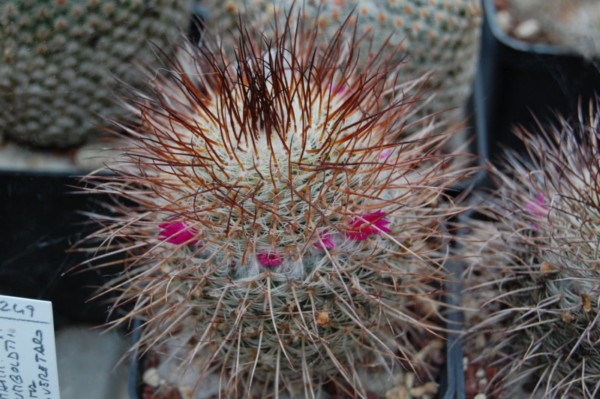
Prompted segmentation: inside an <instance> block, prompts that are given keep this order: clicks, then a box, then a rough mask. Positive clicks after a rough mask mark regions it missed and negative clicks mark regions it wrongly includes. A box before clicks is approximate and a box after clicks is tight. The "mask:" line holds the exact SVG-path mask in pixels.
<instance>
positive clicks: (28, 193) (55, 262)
mask: <svg viewBox="0 0 600 399" xmlns="http://www.w3.org/2000/svg"><path fill="white" fill-rule="evenodd" d="M78 185H80V183H79V178H78V177H74V176H71V175H69V174H67V173H60V174H51V173H39V172H12V171H1V172H0V220H1V221H2V222H1V223H0V226H1V228H0V294H5V295H13V296H21V297H27V298H34V299H44V300H50V301H52V303H53V309H54V313H55V320H56V322H57V323H60V322H62V321H65V322H91V323H102V322H105V321H106V319H107V314H108V313H107V309H108V303H106V304H105V303H104V302H102V301H89V299H90V298H91V297H92V296H93V295H94V293H95V291H96V289H97V288H98V287H99V286H100V285H102V284H103V283H104V282H106V280H107V279H108V278H109V277H110V275H111V271H110V270H103V271H100V270H97V269H91V268H89V267H81V268H79V269H73V267H74V266H76V265H78V264H80V263H81V262H84V261H85V260H86V259H88V257H89V255H86V254H83V253H80V252H71V251H69V249H70V248H71V247H72V246H73V244H75V243H76V242H77V241H79V240H80V239H82V238H84V237H85V236H86V235H88V234H89V233H91V232H92V231H94V230H95V229H97V226H95V225H92V224H90V221H89V218H88V217H87V216H85V215H84V214H83V212H86V211H87V212H89V211H93V210H94V209H96V210H98V209H99V207H100V205H99V204H100V202H102V201H103V200H105V198H100V197H99V196H92V195H85V194H82V193H78V194H76V193H75V192H76V191H77V189H76V186H78Z"/></svg>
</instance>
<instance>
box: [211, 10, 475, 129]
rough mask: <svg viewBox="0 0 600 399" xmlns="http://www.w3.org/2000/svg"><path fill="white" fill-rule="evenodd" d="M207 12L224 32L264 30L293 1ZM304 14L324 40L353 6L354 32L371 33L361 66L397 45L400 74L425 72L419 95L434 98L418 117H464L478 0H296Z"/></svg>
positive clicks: (410, 75)
mask: <svg viewBox="0 0 600 399" xmlns="http://www.w3.org/2000/svg"><path fill="white" fill-rule="evenodd" d="M202 3H203V4H204V5H205V7H206V8H207V9H208V10H209V11H210V16H209V29H212V30H215V31H216V32H225V31H226V30H227V29H228V28H229V27H231V26H233V25H234V23H235V22H236V21H237V20H238V14H241V15H242V18H248V19H249V20H253V21H254V23H255V24H257V25H259V26H262V27H263V28H268V27H270V26H272V23H273V22H272V21H273V15H274V14H277V15H282V14H285V10H286V9H287V8H288V7H289V6H290V5H291V4H292V3H294V2H293V1H292V0H287V1H284V2H280V3H277V2H276V3H275V4H276V5H273V4H274V3H273V2H271V1H268V0H266V1H265V0H248V1H246V2H235V1H229V0H205V1H203V2H202ZM296 3H297V4H300V5H301V6H302V7H303V12H304V15H305V16H307V17H308V18H309V19H310V20H315V19H317V18H318V19H317V21H318V24H319V26H320V28H321V35H322V39H321V40H322V42H323V43H326V42H327V40H328V39H329V38H331V37H332V36H333V34H334V32H335V31H336V28H337V26H338V25H339V24H340V23H342V22H343V21H344V20H345V19H346V18H348V16H350V14H351V13H352V12H353V10H356V13H355V14H354V15H352V17H351V18H352V19H354V18H356V19H357V21H358V22H357V34H358V35H359V36H361V35H365V34H367V35H372V46H369V44H368V43H367V42H366V41H365V43H364V45H363V46H362V48H361V49H360V51H361V62H362V63H363V65H364V64H365V63H366V60H368V58H370V57H372V56H373V51H374V50H378V49H379V48H380V47H381V45H382V44H383V43H384V42H386V41H387V40H389V41H390V43H391V44H392V45H394V46H398V50H399V51H397V54H394V55H393V60H394V61H395V62H397V63H399V64H401V66H402V67H401V68H400V69H399V71H400V72H401V73H402V75H403V77H404V78H417V77H421V76H423V75H428V78H429V80H428V82H427V86H426V87H425V89H426V90H425V91H423V93H422V94H423V96H424V97H428V96H433V98H432V99H431V100H428V101H430V102H428V103H427V104H425V105H424V107H423V109H422V111H421V112H420V114H419V115H421V116H423V115H431V114H432V113H439V112H442V111H444V113H443V114H441V115H440V116H439V118H441V119H442V120H444V121H447V122H448V123H451V124H457V123H461V122H462V121H463V119H464V114H463V106H464V104H465V102H466V100H467V97H468V95H469V93H470V92H471V85H472V80H473V76H474V72H475V62H476V59H477V55H478V49H479V36H480V35H479V33H480V23H481V9H480V2H479V0H427V1H425V0H396V1H378V0H360V1H356V0H355V1H344V0H342V1H318V0H316V1H315V0H312V1H311V0H308V1H301V2H296Z"/></svg>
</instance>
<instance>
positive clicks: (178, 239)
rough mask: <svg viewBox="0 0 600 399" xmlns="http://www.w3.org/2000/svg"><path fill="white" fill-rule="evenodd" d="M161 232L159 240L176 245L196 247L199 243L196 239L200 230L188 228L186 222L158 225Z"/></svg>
mask: <svg viewBox="0 0 600 399" xmlns="http://www.w3.org/2000/svg"><path fill="white" fill-rule="evenodd" d="M158 228H159V229H160V232H159V233H158V238H160V239H161V240H164V241H166V242H168V243H171V244H175V245H182V244H187V245H194V244H196V243H197V242H198V240H197V239H195V237H196V235H197V234H198V230H196V229H195V228H193V227H190V226H188V225H187V224H186V223H185V222H178V221H168V222H163V223H161V224H159V225H158Z"/></svg>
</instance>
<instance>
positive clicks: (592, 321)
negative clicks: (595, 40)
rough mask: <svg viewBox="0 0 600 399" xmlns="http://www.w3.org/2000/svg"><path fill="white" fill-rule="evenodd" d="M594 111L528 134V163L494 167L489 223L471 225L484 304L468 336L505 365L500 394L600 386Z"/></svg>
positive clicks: (598, 170)
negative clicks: (495, 187)
mask: <svg viewBox="0 0 600 399" xmlns="http://www.w3.org/2000/svg"><path fill="white" fill-rule="evenodd" d="M597 108H598V107H597V106H591V107H590V108H589V114H588V115H586V116H585V117H584V115H583V112H582V113H581V115H580V116H579V121H578V122H577V123H570V122H567V121H566V120H562V121H561V124H560V125H559V126H558V127H554V128H553V129H552V130H550V131H546V132H543V134H541V135H532V134H528V133H525V132H521V137H522V139H523V141H524V143H525V144H526V146H527V148H528V152H529V156H530V158H531V160H525V159H524V158H523V157H520V156H516V155H514V156H510V157H509V161H507V163H506V165H505V166H506V170H505V171H501V170H499V169H493V171H492V176H493V177H494V178H495V179H496V181H497V184H498V187H499V189H498V191H497V192H496V193H494V195H493V196H492V197H491V198H489V199H488V200H487V202H488V205H489V206H487V207H486V208H485V210H484V212H483V213H484V215H485V216H486V217H487V221H483V220H481V219H480V220H475V219H474V220H473V221H472V222H471V225H472V231H471V234H470V235H469V236H468V239H467V240H466V245H465V246H464V250H465V253H466V254H467V255H469V256H471V257H472V261H471V267H470V268H469V272H468V274H467V276H466V277H465V281H471V284H470V285H472V286H473V285H475V288H471V291H469V292H467V293H466V294H465V296H466V297H471V298H472V299H473V300H475V301H476V302H478V303H479V304H480V305H481V304H483V305H482V307H483V311H482V310H481V309H476V315H475V316H473V323H472V324H477V325H475V326H472V328H471V330H472V331H471V332H472V334H475V335H478V336H480V337H484V336H486V335H488V336H487V338H485V340H490V341H491V344H488V345H487V346H488V348H487V349H484V348H483V349H484V352H485V353H484V355H483V356H482V357H483V358H486V357H487V360H485V363H486V364H488V365H489V364H492V362H491V361H490V360H489V359H490V358H494V359H496V364H495V366H497V367H499V369H500V371H499V372H498V374H497V376H496V378H494V379H492V380H491V381H490V382H489V385H488V386H487V392H486V393H488V394H495V395H496V396H493V397H509V396H511V395H514V394H515V393H514V392H511V390H512V389H513V388H515V386H519V385H520V384H519V383H521V384H523V383H525V385H526V386H527V387H528V388H529V389H531V390H533V392H532V393H531V395H532V397H538V396H535V395H542V396H543V397H544V398H558V397H561V398H563V397H577V398H593V397H597V396H598V393H599V392H600V346H599V345H598V342H599V340H600V312H599V306H600V304H599V302H598V300H599V297H600V269H599V268H598V261H599V260H600V257H599V254H598V248H599V246H600V178H599V176H600V152H599V147H598V144H599V143H600V114H599V113H598V111H597ZM473 282H478V283H479V284H478V285H477V284H473ZM477 319H479V320H477ZM476 321H478V322H479V323H475V322H476ZM485 340H484V341H485ZM476 341H477V339H469V340H467V341H466V342H467V343H468V344H469V345H472V343H473V342H476ZM470 349H471V350H476V349H477V348H473V347H471V348H470ZM479 349H482V348H479ZM524 395H525V394H523V393H521V394H517V397H524Z"/></svg>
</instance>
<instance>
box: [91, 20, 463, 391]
mask: <svg viewBox="0 0 600 399" xmlns="http://www.w3.org/2000/svg"><path fill="white" fill-rule="evenodd" d="M290 15H291V16H290V18H289V19H293V20H294V23H293V24H292V23H290V21H289V19H288V21H287V22H286V23H285V24H284V25H283V26H278V27H277V30H276V34H274V35H273V36H272V37H265V36H261V35H259V34H256V33H254V32H253V31H251V30H245V29H242V30H241V35H240V36H241V38H240V39H239V42H238V43H237V44H236V47H235V57H233V58H231V57H229V58H228V56H227V55H226V54H230V53H228V52H227V51H225V50H224V49H222V48H220V47H219V50H212V48H213V47H212V46H211V44H210V43H203V44H202V47H201V48H193V49H190V48H189V46H188V47H186V49H187V50H185V52H186V54H185V55H184V56H182V57H181V58H180V60H179V61H177V62H174V64H173V65H171V66H170V67H169V69H170V71H169V72H168V73H166V74H164V75H162V76H160V75H158V76H157V77H156V79H155V80H154V86H153V87H152V88H151V90H149V92H151V93H150V94H142V93H138V96H137V97H135V98H134V99H132V101H131V103H130V104H131V106H132V108H134V109H136V110H137V112H138V113H139V116H140V118H141V120H142V123H141V125H139V126H130V127H128V128H127V130H128V133H129V135H130V137H131V142H132V147H131V148H130V149H128V150H127V153H126V155H125V157H124V158H123V159H118V160H116V161H115V162H114V163H113V164H112V165H110V169H111V170H112V171H113V172H116V174H117V177H100V176H90V178H89V179H90V180H92V181H95V188H94V189H93V191H96V192H110V193H112V194H113V195H114V196H115V198H116V201H115V203H114V204H113V205H112V210H114V211H116V212H118V213H120V215H121V216H120V217H117V218H115V217H110V218H108V217H102V216H100V215H96V217H97V218H98V219H100V220H101V222H102V224H103V226H104V228H103V229H102V230H100V231H99V232H98V233H97V234H95V237H97V238H100V239H102V240H103V242H104V244H105V246H104V247H105V249H106V250H107V251H109V252H111V251H115V252H122V251H125V252H127V253H128V254H129V255H130V256H129V257H128V259H127V261H126V263H125V265H124V266H125V267H124V272H123V275H122V276H120V277H119V278H117V279H116V280H115V281H114V283H113V284H112V286H111V287H110V288H109V291H117V292H120V293H121V297H120V298H121V300H120V301H119V303H118V304H117V305H116V306H118V305H119V304H128V303H133V305H132V306H131V307H132V310H131V311H130V312H129V313H128V314H126V315H125V316H124V317H123V319H122V320H121V321H122V322H127V321H129V320H131V319H132V318H141V319H142V320H144V321H145V324H144V330H143V334H142V340H141V342H140V346H142V347H143V348H148V347H151V346H154V345H157V344H160V343H164V342H167V341H169V340H172V339H173V337H175V336H178V337H185V339H184V342H185V345H187V346H186V348H187V349H186V350H185V352H184V353H185V354H184V357H185V359H184V360H182V363H183V364H191V363H192V362H196V363H197V362H200V363H201V364H202V365H203V370H204V371H206V372H211V371H215V370H216V372H217V373H219V374H220V375H222V376H223V379H222V389H223V391H224V392H225V395H226V396H227V397H232V396H239V395H242V392H252V390H253V389H255V388H256V387H258V386H262V387H265V386H266V387H271V389H272V391H271V392H275V393H277V392H281V391H284V390H287V391H288V392H292V393H302V392H304V393H307V392H313V391H314V390H316V389H318V387H319V386H320V385H321V384H323V383H326V382H333V383H335V384H336V385H337V386H339V387H343V389H344V390H346V392H351V393H352V394H353V395H357V396H365V395H366V394H365V390H364V389H363V387H362V386H361V383H360V381H358V379H357V370H358V369H360V368H361V367H364V368H367V367H370V366H371V365H374V364H377V365H379V367H384V366H385V365H387V366H390V367H391V366H393V365H398V364H400V363H402V364H404V365H405V366H406V365H407V364H410V365H412V366H415V367H421V366H422V365H421V364H420V360H419V358H418V357H417V356H416V351H417V350H418V347H417V346H418V345H417V344H416V341H414V340H412V339H411V337H415V336H422V335H423V334H425V335H427V334H433V331H434V330H436V329H437V328H439V325H438V324H437V323H438V322H439V305H440V304H439V302H438V299H439V298H438V295H439V291H440V288H441V287H442V286H443V281H444V278H445V272H444V270H443V264H444V260H445V251H444V250H445V247H444V245H443V240H442V239H441V236H442V232H441V228H442V227H443V224H444V220H445V218H447V217H449V216H451V215H452V214H455V213H456V208H454V207H453V206H451V205H449V204H450V202H448V203H446V202H445V201H444V198H443V195H444V194H443V192H444V190H445V189H446V188H448V187H449V186H451V185H453V184H456V182H457V180H458V179H460V178H462V177H463V176H464V171H463V172H462V173H457V172H455V171H454V170H453V169H452V166H451V164H452V162H448V160H449V157H451V156H450V155H443V154H442V152H441V146H442V145H443V143H444V141H445V140H446V139H447V138H448V136H449V134H446V133H445V132H439V131H436V127H435V125H433V126H431V129H428V130H423V131H418V132H416V133H415V132H412V133H410V135H409V134H406V133H404V126H405V124H406V120H407V118H408V117H409V116H410V112H411V106H412V104H411V101H413V100H414V98H412V97H411V98H407V97H406V96H405V94H404V93H405V90H404V88H405V86H403V85H402V84H401V83H402V82H398V81H397V79H395V77H396V76H397V75H396V69H395V68H396V66H395V64H394V63H391V62H389V59H388V58H386V56H387V55H389V54H393V53H394V51H397V49H396V48H385V49H383V50H382V51H381V52H380V53H379V54H380V55H379V56H378V57H375V58H374V59H373V60H372V61H371V62H370V64H369V66H368V67H367V68H363V69H361V70H360V71H358V70H357V69H356V67H355V65H356V59H357V51H355V50H356V49H357V43H356V42H355V40H354V39H353V40H349V41H348V40H346V39H342V37H347V36H343V35H342V34H341V33H338V34H336V35H335V36H334V38H333V40H331V42H330V44H329V45H328V46H327V47H326V48H323V47H322V46H320V45H317V37H318V28H317V27H316V25H315V26H313V25H311V26H310V27H309V25H308V24H305V23H304V22H301V21H300V19H297V18H296V19H294V16H293V13H292V14H290ZM298 21H300V22H298ZM292 26H293V28H292ZM342 29H351V27H349V26H345V25H344V27H343V28H342ZM340 32H341V31H340ZM217 47H218V46H217ZM183 52H184V51H182V53H183ZM404 83H406V82H404ZM408 83H410V82H408ZM121 199H127V200H132V201H134V202H135V203H136V204H137V206H135V207H127V206H125V205H123V203H124V202H125V201H121ZM186 362H187V363H186Z"/></svg>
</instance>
